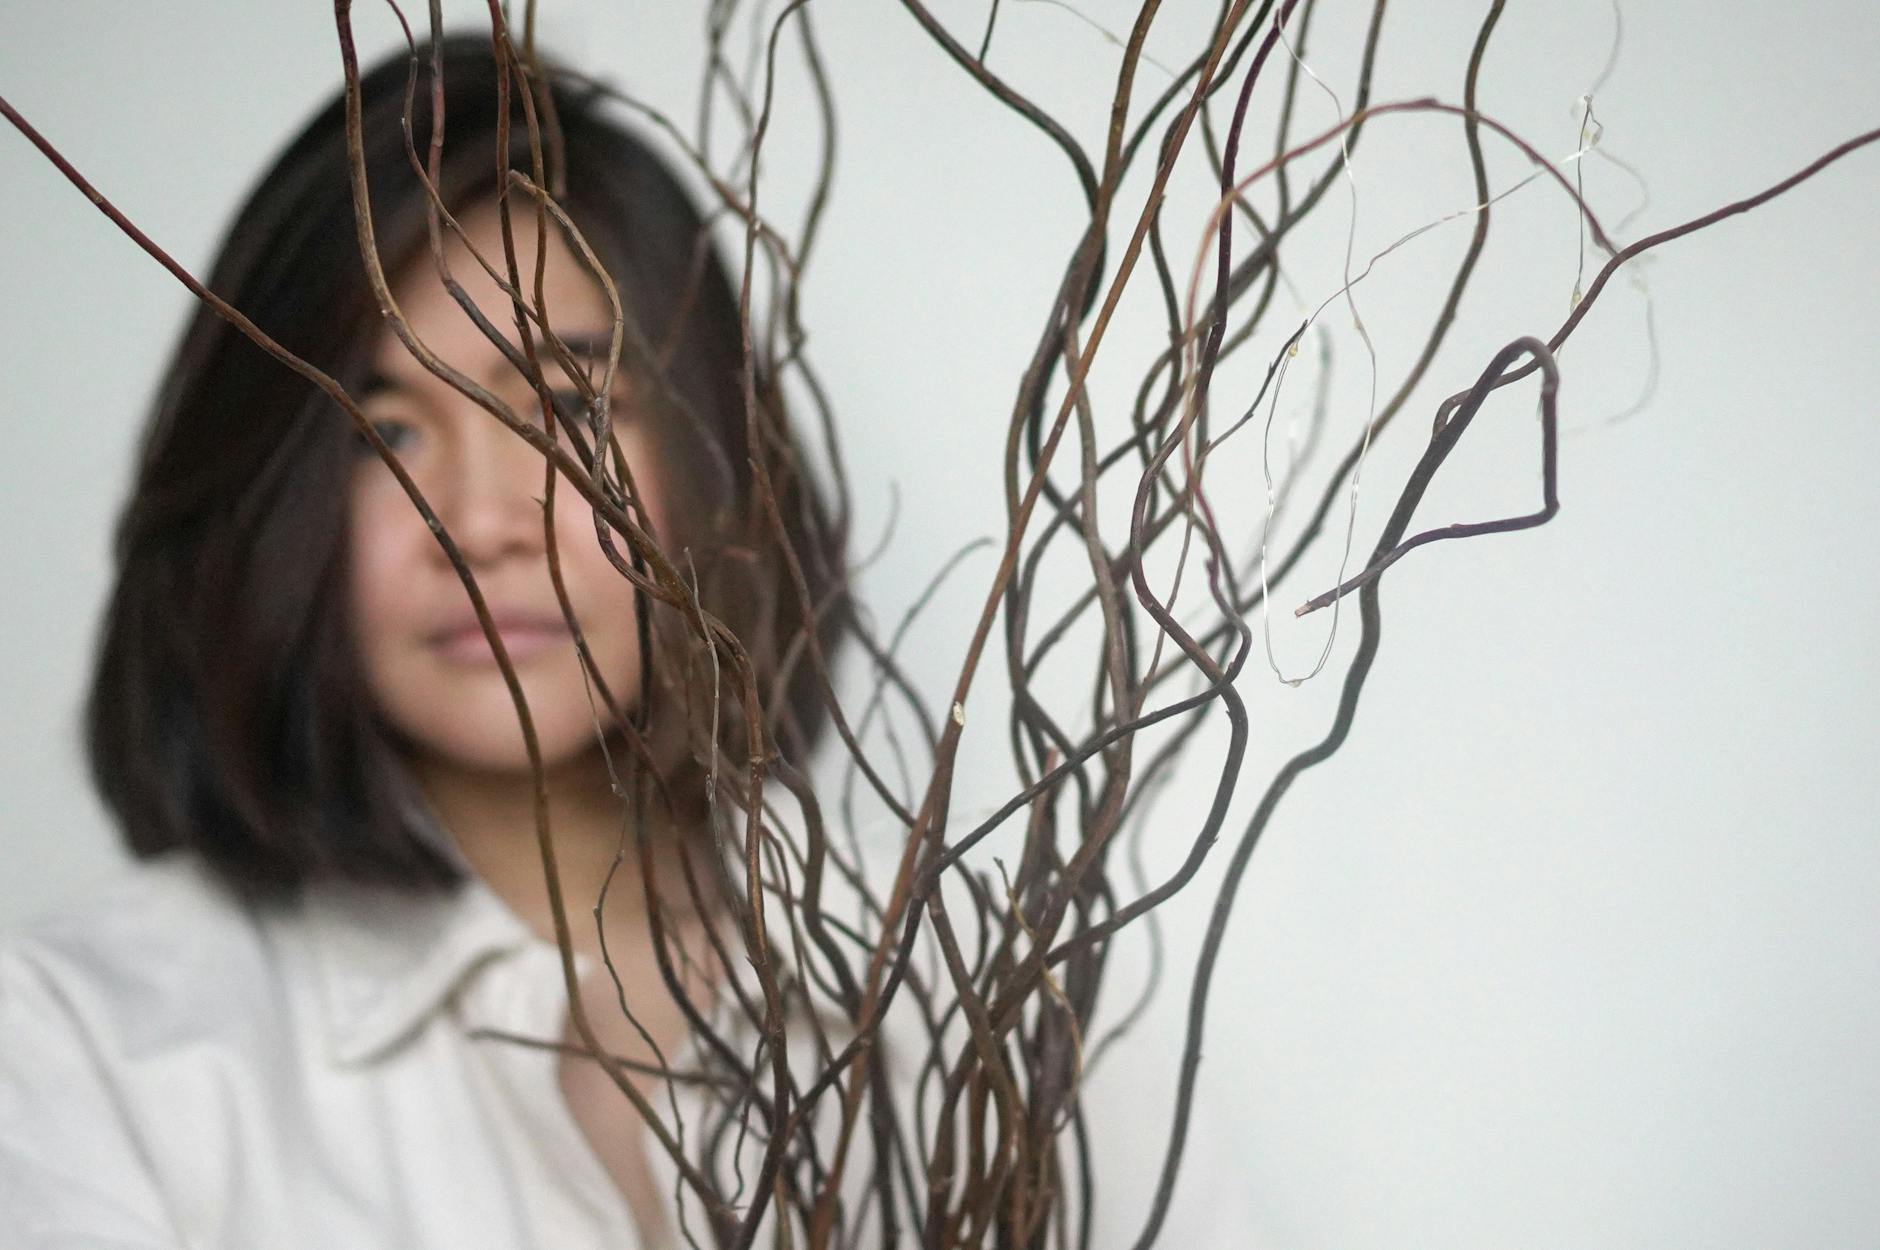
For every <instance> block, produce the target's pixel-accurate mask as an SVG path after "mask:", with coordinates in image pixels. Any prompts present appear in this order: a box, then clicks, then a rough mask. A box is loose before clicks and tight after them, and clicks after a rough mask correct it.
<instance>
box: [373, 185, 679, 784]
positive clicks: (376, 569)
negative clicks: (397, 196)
mask: <svg viewBox="0 0 1880 1250" xmlns="http://www.w3.org/2000/svg"><path fill="white" fill-rule="evenodd" d="M462 221H463V224H464V227H465V231H466V233H467V234H468V235H469V236H470V238H471V240H472V241H473V242H474V244H475V245H476V247H477V249H478V250H479V251H481V252H482V253H483V255H484V256H486V257H488V258H490V260H491V263H492V264H493V265H494V267H495V268H496V269H497V270H498V271H499V272H502V271H503V261H502V255H503V252H502V236H501V231H500V227H499V225H498V218H497V215H496V210H495V207H494V205H490V206H488V207H486V208H484V209H481V210H479V211H474V212H471V213H468V214H466V215H465V216H464V217H463V218H462ZM514 226H515V236H516V250H517V254H518V256H517V258H518V261H519V263H520V270H521V273H522V275H523V283H524V288H525V290H526V289H529V288H530V286H531V284H532V280H533V273H534V265H535V247H534V237H535V229H534V220H533V216H532V214H531V213H530V212H529V211H528V210H526V209H525V210H521V211H518V212H517V213H516V214H515V217H514ZM447 237H448V236H447ZM446 255H447V257H448V260H449V264H450V271H451V274H452V276H453V277H455V278H456V279H457V281H458V282H460V283H461V284H462V285H463V286H464V288H465V289H466V290H467V291H468V292H469V294H470V296H471V298H472V299H473V300H474V301H475V303H476V304H477V306H478V307H479V308H480V309H481V310H482V311H483V313H484V315H485V316H486V317H487V318H488V319H489V321H490V322H491V323H492V324H493V325H496V326H498V327H500V328H502V329H503V331H504V332H505V333H506V334H507V335H509V336H511V338H512V339H513V337H514V334H515V328H514V325H515V322H514V315H513V311H512V307H511V305H510V303H509V301H508V299H507V298H505V297H504V296H503V295H502V294H501V292H500V290H499V288H498V287H497V285H496V283H495V282H494V281H493V280H492V279H490V278H489V276H488V275H486V274H485V273H484V272H483V270H482V268H481V267H480V266H479V265H478V264H477V263H476V262H475V261H474V260H473V259H472V258H471V256H470V254H469V253H468V252H467V251H466V250H465V249H464V248H463V247H462V246H461V244H459V243H457V242H456V241H455V239H449V242H448V243H447V253H446ZM546 263H547V268H546V275H545V278H544V282H543V293H544V299H545V301H546V304H547V311H548V320H549V324H550V325H551V326H553V327H554V328H555V330H556V332H557V333H558V334H559V335H560V336H561V337H562V338H563V339H564V340H567V341H568V342H569V343H570V345H571V346H572V345H575V344H576V343H577V341H579V342H581V343H586V344H591V345H592V346H593V349H594V350H597V351H599V352H602V353H604V352H605V351H606V349H607V343H608V331H609V328H610V324H611V321H610V317H609V313H608V307H607V303H606V299H605V296H604V295H603V294H602V293H601V290H600V288H599V287H598V286H597V285H596V284H595V283H594V282H593V280H592V279H591V278H590V277H589V276H588V275H587V273H586V271H585V270H584V269H583V268H582V267H581V265H580V263H579V262H578V261H577V260H576V259H575V257H574V255H573V254H572V253H571V252H570V251H569V250H568V248H567V246H566V245H565V244H564V243H562V241H561V240H560V238H559V237H557V235H556V233H555V232H554V231H553V229H551V231H550V234H549V242H548V256H547V262H546ZM392 292H393V295H394V296H395V297H396V298H397V300H398V304H399V307H400V309H401V310H402V311H403V312H404V314H405V317H406V319H407V320H408V321H409V322H410V324H411V328H412V330H413V331H414V332H415V333H416V335H417V337H418V339H419V340H420V341H421V342H423V343H424V344H426V345H427V346H428V347H429V348H430V349H431V350H432V351H433V352H435V353H436V354H437V355H438V356H439V357H440V358H441V359H442V360H443V361H444V362H445V363H447V364H449V365H451V366H453V367H454V368H456V369H458V370H459V371H461V372H462V373H463V374H465V375H467V376H468V377H469V378H471V379H473V380H474V381H476V382H478V383H479V384H481V385H482V386H484V387H486V388H488V389H489V390H490V391H492V392H493V393H495V394H496V395H497V396H498V397H499V398H501V399H502V400H503V401H504V402H506V403H507V404H508V405H509V407H510V409H511V410H512V411H514V412H515V413H517V414H518V415H519V416H520V417H522V418H523V419H524V420H526V421H529V422H530V423H531V424H534V425H537V426H539V425H540V423H541V405H540V401H539V400H538V398H537V396H536V393H535V392H534V391H533V389H531V388H530V386H529V385H528V384H527V383H526V382H525V381H524V380H523V378H522V377H521V375H519V374H518V373H517V372H516V370H515V369H514V368H513V367H512V366H511V365H510V364H509V362H508V361H507V360H506V359H505V358H504V356H503V354H502V352H501V351H500V350H499V349H498V348H497V347H496V346H495V345H494V344H492V343H491V342H490V341H489V340H488V339H487V338H486V337H485V336H484V335H483V333H482V332H481V331H479V330H478V329H477V328H476V326H475V325H474V324H472V323H471V321H470V320H469V318H468V317H467V316H465V314H464V312H463V311H462V309H461V308H459V307H458V305H457V304H456V302H455V301H454V300H453V299H452V298H451V295H450V293H449V292H448V291H446V290H445V289H444V287H443V285H442V283H440V282H439V281H438V278H437V273H436V267H435V264H434V262H433V261H432V259H431V256H430V254H429V253H428V252H426V253H425V254H424V255H422V256H421V257H420V258H419V260H418V261H417V262H416V263H415V264H414V265H413V266H412V268H411V269H409V270H408V271H406V272H405V273H404V274H402V275H397V276H394V278H393V281H392ZM536 343H537V350H538V354H539V356H540V358H541V359H542V361H543V372H544V376H545V377H546V379H547V380H548V383H549V385H550V387H551V388H553V389H555V390H556V391H558V392H562V393H564V394H566V395H568V396H569V398H570V399H573V398H574V396H575V394H576V392H575V391H574V386H573V383H572V381H571V380H570V379H569V378H568V376H567V375H566V374H565V373H563V372H562V370H561V369H560V367H559V366H557V365H555V364H554V363H553V361H552V358H551V357H550V356H549V354H548V352H547V351H546V350H545V349H543V348H542V346H541V341H540V336H539V334H538V335H537V338H536ZM373 363H374V374H375V377H374V379H373V381H372V382H371V383H370V384H369V385H368V386H367V388H366V389H365V391H364V392H363V394H362V396H361V407H362V408H363V409H364V411H365V413H366V415H367V416H368V417H369V418H370V419H371V420H372V422H373V424H374V426H375V428H376V429H377V430H378V432H379V434H380V436H381V437H383V438H384V439H385V441H386V442H387V443H388V444H389V445H390V446H391V448H392V450H393V451H394V452H395V453H396V454H397V456H398V459H399V461H400V462H401V463H402V464H403V466H404V468H405V469H406V471H407V472H409V473H410V475H411V476H412V478H413V479H414V480H415V481H416V482H417V485H418V488H419V490H421V491H422V492H423V494H424V496H425V498H426V499H427V500H428V501H429V502H430V505H431V507H432V509H433V510H434V511H435V512H436V513H437V516H438V519H439V520H440V521H442V522H443V524H444V528H445V529H446V530H447V531H448V532H449V534H450V536H451V538H452V539H454V540H455V541H456V544H457V547H458V549H459V550H460V551H461V553H462V554H463V558H464V560H465V561H466V562H467V563H468V564H469V566H470V570H471V572H472V573H473V574H474V575H475V577H476V581H477V584H478V585H479V586H480V587H481V589H482V592H483V597H484V599H485V600H486V602H487V603H488V605H489V610H490V614H491V616H492V617H493V618H494V619H495V623H496V626H497V629H498V632H499V634H500V636H501V638H502V640H503V645H504V647H505V649H506V650H507V651H508V654H509V659H510V661H511V663H512V664H513V665H514V666H515V669H516V675H517V676H518V677H519V678H520V679H521V683H522V689H523V693H524V694H525V695H526V697H527V699H528V704H529V710H530V713H531V714H532V716H533V718H534V721H535V729H536V734H537V736H538V739H539V741H540V745H541V749H542V754H543V758H544V763H545V764H546V765H547V766H548V767H550V768H554V767H557V766H559V765H562V764H566V763H568V762H569V761H571V760H573V759H575V758H576V757H578V756H580V755H582V754H584V753H585V752H587V751H588V750H590V749H592V748H593V747H594V746H595V745H596V720H597V718H598V720H599V722H600V724H602V725H605V726H610V727H611V724H610V718H609V716H608V713H607V711H606V707H605V704H604V703H602V701H601V700H600V698H599V697H598V695H596V696H595V697H594V698H593V699H592V701H590V699H589V695H588V689H587V685H586V683H585V681H584V675H583V672H582V669H581V664H580V661H579V659H578V658H577V656H576V654H575V648H574V643H573V636H572V634H570V632H569V631H568V628H567V625H566V624H565V622H564V619H563V616H562V612H561V608H560V607H559V605H558V602H557V599H556V595H555V588H554V584H553V582H552V581H551V579H550V575H549V565H548V558H547V543H546V536H545V533H544V513H543V509H542V506H541V504H540V503H539V502H538V501H539V500H540V499H541V498H542V497H543V495H544V493H545V485H546V483H545V480H544V461H543V458H542V456H541V455H540V454H539V453H537V452H535V451H533V450H532V449H530V448H529V447H528V445H527V444H525V443H524V442H522V440H521V439H519V438H518V437H517V436H516V435H515V434H513V433H512V432H511V431H510V430H508V429H507V428H506V427H504V426H503V425H502V424H501V422H499V421H498V420H497V419H496V418H495V417H494V416H492V415H491V414H489V413H488V412H486V411H484V410H483V409H482V408H480V407H478V406H477V404H476V403H474V402H473V401H472V400H470V399H468V398H466V397H464V396H463V395H461V394H459V393H458V392H457V391H455V390H454V389H452V387H451V386H450V385H449V384H447V383H445V382H444V381H442V380H441V379H439V378H437V377H434V376H432V375H431V374H430V373H429V372H428V371H427V370H426V369H425V368H424V367H423V366H422V365H420V364H419V363H418V362H417V361H416V360H414V359H413V358H412V357H411V355H410V353H409V352H407V351H406V350H405V348H404V346H403V345H402V344H401V343H400V342H399V341H398V340H397V338H396V337H395V336H394V335H393V334H392V333H391V331H390V329H389V327H387V328H382V329H381V330H380V339H379V341H378V343H377V345H376V349H375V351H374V354H373ZM602 363H603V362H601V361H599V360H596V361H594V362H593V369H592V371H591V372H592V376H593V377H594V378H595V382H596V385H598V384H599V381H600V378H601V372H602ZM577 407H578V404H577ZM613 413H614V421H615V430H616V433H617V436H618V438H619V440H620V443H621V447H622V450H623V451H624V452H625V454H626V456H627V461H628V464H629V466H630V467H631V468H632V469H633V471H634V478H635V482H636V484H637V485H638V487H639V489H640V491H641V497H642V499H644V500H645V502H646V504H647V507H648V508H649V510H650V511H651V512H652V515H653V522H654V525H655V527H656V528H657V529H663V528H664V515H663V508H662V501H661V500H660V498H659V494H658V484H657V483H656V482H655V481H654V480H653V477H654V473H653V472H652V468H651V464H650V457H649V455H648V443H647V437H646V432H645V430H644V428H643V425H642V423H640V422H638V421H636V419H635V413H634V410H633V408H632V405H631V404H630V402H629V398H628V394H627V387H626V384H625V382H624V380H620V381H616V384H615V391H614V397H613ZM564 445H565V440H564ZM350 503H351V508H350V522H349V523H350V531H349V534H350V542H351V548H350V553H351V585H350V588H349V592H350V607H351V624H352V627H353V636H354V639H355V644H356V646H357V648H358V651H359V660H360V664H361V668H362V670H363V672H364V675H365V678H366V682H367V685H368V687H369V689H370V691H371V693H372V696H373V698H374V700H375V703H376V705H377V708H378V711H379V712H380V714H381V715H382V716H383V717H384V718H385V720H386V721H387V722H388V723H389V724H390V725H391V726H392V727H393V728H394V729H395V730H397V731H398V732H399V733H400V734H401V735H402V736H403V737H404V738H405V739H407V740H408V741H409V743H410V744H411V747H412V749H413V750H414V751H415V752H416V753H417V755H418V756H419V758H420V762H421V763H424V764H427V765H430V766H433V767H444V768H456V769H464V770H470V771H474V772H483V773H516V772H523V771H526V770H527V768H528V756H527V754H526V752H525V750H524V748H523V739H522V733H521V730H520V728H519V727H518V723H517V718H516V713H515V710H514V705H513V703H512V702H511V700H510V697H509V693H508V689H507V687H506V686H505V684H504V681H503V676H502V672H501V670H500V669H499V668H498V667H497V664H496V659H495V655H494V654H493V651H492V649H491V647H490V645H489V643H488V641H487V640H486V639H485V637H484V636H483V633H482V630H481V629H480V628H479V626H478V623H477V619H476V615H475V612H474V610H473V609H472V607H471V603H470V597H469V594H468V592H467V591H466V590H465V589H464V587H463V584H462V582H461V581H460V580H459V579H458V576H457V574H456V572H455V570H454V569H453V568H452V566H451V564H450V561H449V560H448V559H447V558H446V556H445V554H444V551H443V548H442V547H441V546H440V545H439V543H438V542H437V540H436V538H434V537H433V536H432V534H431V532H430V531H429V529H427V528H426V526H425V523H424V521H423V519H422V518H421V517H420V516H419V515H418V512H417V510H416V508H415V507H413V505H412V504H411V502H410V500H409V499H408V498H407V496H406V495H405V493H404V490H403V489H402V488H401V487H400V486H399V484H398V481H397V479H396V478H394V477H393V475H392V473H391V471H390V470H389V469H388V468H386V467H385V465H384V464H383V463H382V462H381V461H380V460H379V458H378V456H377V455H376V454H374V452H373V451H372V449H371V448H370V447H368V446H365V445H364V444H363V441H362V443H361V446H360V450H359V455H358V458H357V460H356V461H355V464H354V469H353V476H352V483H351V499H350ZM553 524H554V532H555V538H556V545H557V555H558V559H559V564H560V568H561V576H562V581H563V584H564V585H565V586H566V588H567V592H568V599H569V602H570V604H571V606H572V607H573V610H574V616H575V619H576V621H577V622H578V623H579V625H580V628H581V631H582V634H583V635H584V637H585V638H586V640H587V644H588V647H589V650H590V652H591V653H592V655H593V658H594V661H595V664H596V666H597V667H598V668H599V670H600V672H601V673H602V674H603V675H604V676H605V677H606V679H607V682H608V685H609V687H610V689H611V690H612V692H613V694H614V696H615V698H616V699H617V700H618V701H619V702H620V704H621V706H622V707H623V708H630V707H632V706H633V705H634V704H635V703H636V702H637V701H638V698H639V692H640V679H641V674H640V665H639V648H638V632H637V628H636V625H635V622H634V611H633V592H632V589H631V587H630V586H629V585H628V583H627V582H626V580H625V579H624V578H622V577H621V576H620V575H619V573H618V572H617V571H616V570H615V569H614V567H613V565H612V564H611V563H610V562H609V561H608V560H607V558H606V556H605V555H604V554H602V552H601V549H600V545H599V543H598V541H597V540H596V538H595V533H594V522H593V513H592V509H591V508H590V506H589V505H588V504H587V503H586V502H585V501H584V500H583V499H582V498H581V497H580V495H579V494H577V493H576V492H575V490H574V489H573V487H572V486H570V485H569V483H568V482H567V481H566V480H565V479H559V480H557V482H556V484H555V508H554V518H553ZM617 546H618V548H619V550H620V551H621V553H622V554H623V556H624V555H625V553H626V544H625V541H624V540H618V541H617Z"/></svg>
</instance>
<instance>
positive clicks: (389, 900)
mask: <svg viewBox="0 0 1880 1250" xmlns="http://www.w3.org/2000/svg"><path fill="white" fill-rule="evenodd" d="M302 907H303V909H304V910H303V916H304V918H305V921H306V927H307V935H308V940H309V945H310V947H311V950H312V955H313V960H314V963H315V966H316V978H315V979H316V981H317V983H318V985H319V992H320V998H321V1006H322V1008H323V1010H324V1017H325V1018H324V1024H325V1027H326V1040H327V1046H328V1054H329V1055H330V1057H331V1058H332V1059H333V1061H334V1062H336V1063H339V1064H346V1065H350V1064H359V1063H365V1062H367V1061H369V1060H371V1059H374V1058H376V1057H378V1056H379V1055H381V1054H383V1053H384V1052H386V1051H388V1050H390V1049H391V1048H393V1047H394V1046H396V1045H397V1044H398V1043H400V1042H402V1041H404V1040H406V1039H407V1038H409V1037H410V1036H412V1035H413V1034H414V1033H416V1032H417V1030H418V1029H419V1027H420V1026H421V1025H423V1024H424V1022H425V1021H426V1020H427V1019H429V1018H430V1016H431V1015H432V1014H433V1013H435V1012H436V1011H437V1010H438V1009H439V1008H440V1007H441V1006H442V1005H443V1004H444V1002H445V1001H446V1000H447V999H448V998H449V997H450V996H451V994H452V993H453V992H454V991H455V990H456V989H457V987H458V986H459V985H461V984H462V983H463V981H464V979H465V978H466V977H468V976H469V975H470V973H471V972H472V971H474V970H475V969H477V968H478V967H480V966H482V965H483V964H484V963H485V962H487V961H489V960H491V959H496V958H500V957H502V956H504V955H506V954H509V953H512V952H515V951H518V950H522V949H526V948H528V947H530V946H535V945H541V944H542V942H541V939H539V938H538V937H536V936H535V934H533V933H532V932H530V931H529V929H528V927H527V926H526V925H524V924H523V923H522V921H521V920H520V919H518V918H517V916H516V915H515V913H514V912H512V911H511V910H510V909H509V907H508V906H507V905H506V904H505V903H504V902H503V901H502V900H501V899H499V898H498V897H497V896H496V895H495V894H494V893H493V892H492V891H491V890H490V888H489V887H488V886H487V885H485V884H484V883H483V881H482V880H481V879H480V878H478V877H477V876H476V875H475V874H474V873H469V874H466V876H465V879H464V880H463V881H462V882H461V883H460V884H459V885H457V886H455V887H452V888H449V889H446V890H440V891H436V892H432V893H418V892H414V891H405V890H396V889H389V888H382V887H373V886H360V885H352V884H341V883H319V884H315V885H311V886H309V887H308V888H307V891H306V893H305V895H304V896H303V899H302Z"/></svg>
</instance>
